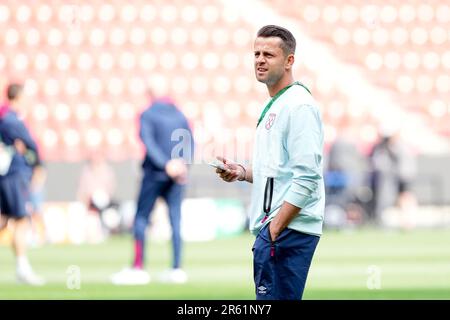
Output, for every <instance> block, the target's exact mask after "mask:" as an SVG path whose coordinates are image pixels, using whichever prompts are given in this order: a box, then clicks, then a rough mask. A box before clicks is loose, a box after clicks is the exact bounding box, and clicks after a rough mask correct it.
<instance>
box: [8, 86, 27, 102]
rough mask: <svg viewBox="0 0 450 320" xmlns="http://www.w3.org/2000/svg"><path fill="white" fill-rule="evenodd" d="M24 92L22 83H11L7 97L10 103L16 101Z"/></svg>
mask: <svg viewBox="0 0 450 320" xmlns="http://www.w3.org/2000/svg"><path fill="white" fill-rule="evenodd" d="M22 91H23V85H22V84H20V83H11V84H10V85H9V86H8V88H7V89H6V96H7V98H8V100H9V101H14V100H16V99H17V98H18V97H19V96H20V94H21V93H22Z"/></svg>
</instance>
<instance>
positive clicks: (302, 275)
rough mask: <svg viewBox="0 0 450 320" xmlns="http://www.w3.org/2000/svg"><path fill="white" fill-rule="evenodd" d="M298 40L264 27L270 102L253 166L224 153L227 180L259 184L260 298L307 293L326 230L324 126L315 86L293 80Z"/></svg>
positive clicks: (261, 67) (260, 71)
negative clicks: (317, 249) (323, 175)
mask: <svg viewBox="0 0 450 320" xmlns="http://www.w3.org/2000/svg"><path fill="white" fill-rule="evenodd" d="M295 46H296V42H295V38H294V37H293V35H292V34H291V32H290V31H288V30H286V29H284V28H281V27H278V26H273V25H269V26H265V27H263V28H261V29H260V30H259V31H258V33H257V38H256V40H255V42H254V68H255V75H256V79H257V80H258V81H259V82H262V83H264V84H266V86H267V89H268V92H269V95H270V97H271V100H270V101H269V103H268V104H267V105H266V106H265V108H264V110H263V111H262V114H261V116H260V118H259V120H258V123H257V129H256V137H255V146H254V151H253V165H252V167H247V168H246V167H244V166H243V165H241V164H237V163H233V162H231V161H229V160H226V159H224V158H222V157H217V158H218V159H219V160H220V161H222V162H223V165H224V166H225V169H224V170H223V169H217V170H216V172H217V173H218V174H219V176H220V177H221V178H222V179H223V180H225V181H227V182H233V181H236V180H238V181H247V182H249V183H252V184H253V189H252V198H251V205H250V212H249V216H250V231H251V232H252V233H253V234H254V235H255V236H256V240H255V243H254V245H253V249H252V251H253V275H254V282H255V293H256V299H258V300H274V299H276V300H298V299H302V296H303V291H304V287H305V284H306V279H307V275H308V272H309V267H310V264H311V261H312V258H313V255H314V252H315V249H316V246H317V244H318V242H319V239H320V235H321V234H322V225H323V217H324V205H325V190H324V183H323V177H322V152H323V129H322V120H321V116H320V112H319V109H318V107H317V104H316V102H315V100H314V98H313V97H312V95H311V93H310V92H309V90H308V89H307V88H306V87H304V86H303V85H302V84H301V83H299V82H294V78H293V75H292V66H293V64H294V60H295V58H294V54H295Z"/></svg>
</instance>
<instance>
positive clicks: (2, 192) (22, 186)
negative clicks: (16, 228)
mask: <svg viewBox="0 0 450 320" xmlns="http://www.w3.org/2000/svg"><path fill="white" fill-rule="evenodd" d="M28 200H29V183H28V179H27V178H26V177H24V176H22V175H21V174H14V175H12V176H6V177H1V178H0V208H1V213H2V214H4V215H6V216H8V217H11V218H16V219H20V218H22V217H25V216H26V215H27V214H28V212H27V208H26V204H27V202H28Z"/></svg>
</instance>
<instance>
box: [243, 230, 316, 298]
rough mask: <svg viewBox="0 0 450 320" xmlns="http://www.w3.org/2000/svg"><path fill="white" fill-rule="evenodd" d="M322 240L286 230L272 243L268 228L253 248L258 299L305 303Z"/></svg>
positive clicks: (259, 236)
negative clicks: (307, 288)
mask: <svg viewBox="0 0 450 320" xmlns="http://www.w3.org/2000/svg"><path fill="white" fill-rule="evenodd" d="M319 239H320V237H318V236H314V235H309V234H305V233H302V232H298V231H295V230H292V229H288V228H286V229H284V230H283V231H282V232H281V234H280V235H279V236H278V238H277V239H276V240H275V241H273V242H272V241H271V239H270V233H269V224H267V225H266V226H264V227H263V228H262V229H261V230H260V232H259V234H258V236H257V237H256V240H255V244H254V245H253V248H252V251H253V277H254V281H255V289H256V299H257V300H301V299H302V296H303V290H304V288H305V283H306V278H307V276H308V271H309V266H310V265H311V260H312V257H313V255H314V251H315V250H316V246H317V243H318V242H319Z"/></svg>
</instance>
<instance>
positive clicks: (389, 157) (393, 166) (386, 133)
mask: <svg viewBox="0 0 450 320" xmlns="http://www.w3.org/2000/svg"><path fill="white" fill-rule="evenodd" d="M370 164H371V169H372V172H371V186H372V192H373V201H372V206H371V208H372V214H371V218H372V221H373V222H374V223H375V224H376V225H378V224H380V223H381V218H382V214H383V212H384V210H386V209H388V208H390V207H394V206H398V207H399V208H400V209H401V211H402V214H403V217H402V218H403V219H402V223H403V227H405V228H409V221H408V218H407V214H408V213H412V211H413V210H415V209H416V206H417V201H416V198H415V196H414V194H413V192H412V190H411V185H412V182H413V180H414V177H415V174H416V159H415V157H414V156H413V154H412V153H411V152H409V150H408V148H407V146H406V145H405V143H404V142H403V141H402V140H401V135H400V131H399V130H398V129H397V128H394V127H387V126H385V127H382V128H381V129H380V138H379V141H378V142H377V143H376V144H375V145H374V147H373V149H372V151H371V153H370Z"/></svg>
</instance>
